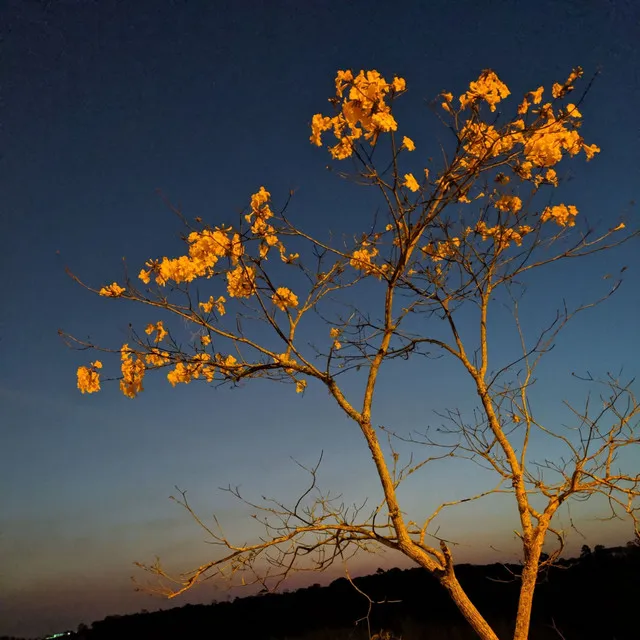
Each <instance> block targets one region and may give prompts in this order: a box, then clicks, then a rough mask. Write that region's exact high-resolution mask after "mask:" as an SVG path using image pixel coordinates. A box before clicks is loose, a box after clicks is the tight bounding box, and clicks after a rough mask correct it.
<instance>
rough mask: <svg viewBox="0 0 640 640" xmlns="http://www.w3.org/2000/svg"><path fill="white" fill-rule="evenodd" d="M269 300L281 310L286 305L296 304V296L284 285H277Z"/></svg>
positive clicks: (285, 308) (285, 307)
mask: <svg viewBox="0 0 640 640" xmlns="http://www.w3.org/2000/svg"><path fill="white" fill-rule="evenodd" d="M271 300H272V302H273V304H275V305H276V307H278V309H280V310H281V311H286V310H287V307H297V306H298V296H296V294H295V293H293V292H292V291H291V290H289V289H287V288H286V287H278V288H277V289H276V291H275V293H274V294H273V295H272V296H271Z"/></svg>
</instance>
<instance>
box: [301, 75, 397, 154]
mask: <svg viewBox="0 0 640 640" xmlns="http://www.w3.org/2000/svg"><path fill="white" fill-rule="evenodd" d="M347 88H348V89H349V91H348V93H347V94H346V95H345V90H346V89H347ZM405 89H406V82H405V81H404V79H402V78H394V79H393V81H392V82H391V83H387V82H386V80H385V79H384V78H383V77H382V76H381V75H380V74H379V73H378V72H377V71H375V70H372V71H366V72H365V71H364V70H362V71H360V73H359V74H358V75H357V76H354V75H353V73H352V72H351V71H349V70H347V71H342V70H341V71H338V73H337V75H336V96H337V99H335V102H336V103H338V104H341V109H340V112H339V113H338V114H337V115H336V116H334V117H332V118H330V117H327V116H323V115H322V114H320V113H317V114H315V115H314V116H313V118H312V120H311V137H310V141H311V142H312V144H315V145H317V146H321V145H322V134H323V133H324V132H325V131H330V130H332V131H333V134H334V136H335V138H336V140H337V141H338V142H337V144H336V145H334V146H333V147H329V152H330V153H331V155H332V157H333V158H335V159H336V160H342V159H345V158H349V157H350V156H351V155H352V154H353V148H354V144H355V141H356V140H359V139H360V138H364V139H365V140H369V141H370V143H371V144H372V145H373V144H375V143H376V141H377V138H378V135H379V134H380V133H383V132H387V131H396V130H397V128H398V125H397V123H396V120H395V118H394V117H393V115H392V114H391V108H390V106H389V105H388V104H386V102H385V98H386V96H387V95H388V94H389V93H390V92H395V93H398V92H401V91H404V90H405Z"/></svg>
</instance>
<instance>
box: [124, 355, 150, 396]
mask: <svg viewBox="0 0 640 640" xmlns="http://www.w3.org/2000/svg"><path fill="white" fill-rule="evenodd" d="M132 353H133V352H132V351H131V349H129V345H127V344H123V345H122V348H121V349H120V358H121V360H122V363H121V371H122V380H120V391H122V393H123V394H124V395H125V396H127V398H135V397H136V396H137V395H138V393H140V392H141V391H144V387H143V386H142V380H143V378H144V374H145V366H144V362H143V361H142V360H141V359H140V358H139V357H138V356H136V357H135V359H134V358H133V357H132V355H131V354H132Z"/></svg>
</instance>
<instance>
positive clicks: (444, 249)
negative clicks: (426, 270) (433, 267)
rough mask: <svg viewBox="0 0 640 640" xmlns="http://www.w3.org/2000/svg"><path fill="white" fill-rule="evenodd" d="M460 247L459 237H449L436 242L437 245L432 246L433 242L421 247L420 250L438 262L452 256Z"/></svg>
mask: <svg viewBox="0 0 640 640" xmlns="http://www.w3.org/2000/svg"><path fill="white" fill-rule="evenodd" d="M459 247H460V238H449V239H448V240H445V241H444V242H438V246H437V247H434V246H433V244H431V243H429V244H428V245H426V246H424V247H422V251H423V252H424V253H426V254H427V255H428V256H429V257H430V258H431V260H432V261H433V262H440V261H441V260H448V259H451V258H453V257H454V256H455V255H456V254H457V253H458V248H459Z"/></svg>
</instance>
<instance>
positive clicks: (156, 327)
mask: <svg viewBox="0 0 640 640" xmlns="http://www.w3.org/2000/svg"><path fill="white" fill-rule="evenodd" d="M144 331H145V333H146V334H147V335H148V336H150V335H151V334H152V333H153V332H154V331H156V332H157V333H156V337H155V342H156V343H158V342H161V341H162V340H164V339H165V338H166V337H167V334H168V331H167V330H166V329H165V328H164V325H163V324H162V320H160V321H158V322H156V324H149V325H147V328H146V329H145V330H144Z"/></svg>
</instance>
